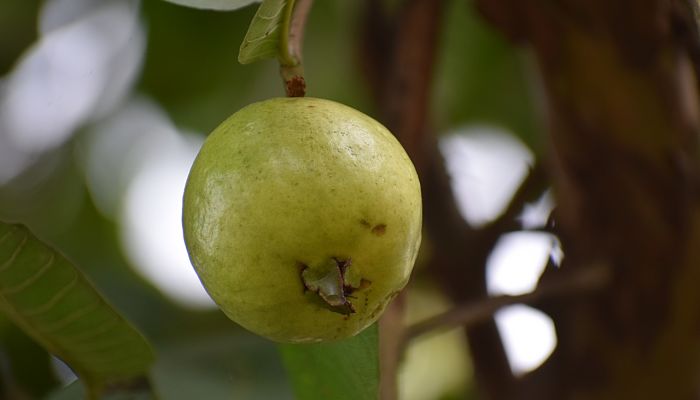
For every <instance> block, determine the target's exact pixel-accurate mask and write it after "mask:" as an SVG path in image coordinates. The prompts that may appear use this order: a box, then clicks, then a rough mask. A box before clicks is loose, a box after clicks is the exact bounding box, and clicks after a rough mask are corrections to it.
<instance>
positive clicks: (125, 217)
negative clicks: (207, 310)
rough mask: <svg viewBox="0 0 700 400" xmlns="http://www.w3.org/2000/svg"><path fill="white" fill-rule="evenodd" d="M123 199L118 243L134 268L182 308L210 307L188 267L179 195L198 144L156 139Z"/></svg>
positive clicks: (211, 305) (178, 137) (182, 139)
mask: <svg viewBox="0 0 700 400" xmlns="http://www.w3.org/2000/svg"><path fill="white" fill-rule="evenodd" d="M161 138H162V139H163V140H162V141H161V142H160V143H153V146H154V148H155V149H157V150H158V152H157V153H156V152H153V153H152V154H150V155H149V156H148V159H147V160H145V161H147V162H144V164H143V166H142V169H141V170H140V171H139V172H138V173H137V174H136V176H135V178H134V180H133V181H132V182H131V184H130V185H129V187H128V190H127V192H126V197H125V198H124V205H123V207H124V208H123V213H122V218H121V220H122V240H123V243H124V245H125V247H126V250H127V254H128V255H129V257H130V258H131V260H132V262H133V263H134V265H135V266H136V267H137V268H138V269H139V271H140V272H141V273H143V274H144V276H146V277H147V278H148V279H150V280H151V281H152V282H154V283H155V284H156V286H158V287H159V288H160V289H161V290H162V291H163V292H164V293H165V294H166V295H168V296H169V297H170V298H172V299H173V300H175V301H177V302H178V303H180V304H182V305H186V306H192V307H213V306H214V303H213V302H212V300H211V299H210V298H209V295H208V294H207V293H206V292H205V290H204V288H203V287H202V284H201V283H200V281H199V278H198V277H197V275H196V274H195V272H194V269H193V268H192V266H191V264H190V261H189V257H188V255H187V250H186V248H185V243H184V239H183V234H182V194H183V192H184V189H185V182H186V180H187V174H188V172H189V169H190V166H191V165H192V162H193V161H194V158H195V156H196V154H197V151H199V148H200V147H201V144H202V140H201V139H198V140H196V141H194V140H185V139H184V138H183V137H181V136H171V137H167V136H165V137H161Z"/></svg>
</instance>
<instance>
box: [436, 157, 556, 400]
mask: <svg viewBox="0 0 700 400" xmlns="http://www.w3.org/2000/svg"><path fill="white" fill-rule="evenodd" d="M422 182H423V185H424V190H423V194H424V204H425V207H424V210H425V221H426V228H427V230H428V233H429V235H430V238H431V239H432V242H431V243H433V244H434V246H435V247H436V249H435V251H434V255H433V259H432V260H431V262H432V265H431V270H432V271H433V273H434V274H435V277H436V278H437V279H438V281H439V282H440V283H441V284H442V287H443V288H444V290H445V292H446V293H447V294H448V295H449V297H450V298H451V299H452V300H453V301H454V302H455V303H458V304H462V303H469V302H473V301H478V300H479V299H483V298H484V297H485V296H486V295H487V293H486V276H485V267H486V261H487V259H488V257H489V255H490V254H491V251H492V250H493V248H494V246H495V245H496V243H497V242H498V239H499V238H500V237H501V235H502V234H503V233H505V232H508V231H512V230H515V229H518V228H520V224H519V223H518V221H517V220H516V217H517V216H518V214H519V213H520V212H521V210H522V209H523V206H524V204H525V203H527V202H531V201H534V200H536V199H537V198H538V197H539V196H541V195H542V193H543V192H544V190H545V189H546V188H547V185H548V179H547V176H546V173H545V171H544V168H543V166H542V165H541V164H539V163H537V164H535V166H533V167H532V168H531V170H530V172H529V174H528V176H527V177H526V178H525V180H524V181H523V183H522V184H521V186H520V188H519V189H518V190H517V191H516V193H515V194H514V195H513V198H512V199H511V201H510V203H509V205H508V206H507V208H506V210H505V211H504V212H503V213H502V214H501V216H499V217H498V218H497V219H496V220H495V221H493V222H492V223H490V224H488V225H486V226H484V227H483V228H480V229H474V228H472V227H470V226H469V225H468V224H467V223H466V222H465V221H464V219H463V218H462V217H461V215H460V213H459V211H458V209H457V204H456V202H455V199H454V197H453V195H452V189H451V186H450V179H449V177H448V176H447V173H446V171H445V168H444V163H443V162H442V159H441V157H440V156H439V154H437V155H436V156H435V157H433V158H432V163H431V164H430V169H429V170H427V171H425V174H424V176H423V177H422ZM466 334H467V338H468V342H469V347H470V353H471V354H470V355H471V361H472V363H473V365H474V373H475V380H476V383H477V385H478V387H479V391H480V392H482V394H483V395H484V397H486V398H490V399H507V398H509V396H510V395H511V393H512V391H513V390H515V389H514V388H515V385H516V381H515V378H514V376H513V374H512V372H511V370H510V365H509V364H508V359H507V357H506V354H505V350H504V348H503V343H502V342H501V339H500V336H499V334H498V330H497V328H496V325H495V323H494V321H493V320H492V319H491V318H490V316H489V318H485V319H482V320H481V321H480V323H478V324H471V325H469V326H467V330H466Z"/></svg>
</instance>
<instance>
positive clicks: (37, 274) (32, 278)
mask: <svg viewBox="0 0 700 400" xmlns="http://www.w3.org/2000/svg"><path fill="white" fill-rule="evenodd" d="M55 261H56V254H55V253H51V255H50V256H49V260H48V261H47V262H46V263H45V264H44V265H42V266H41V268H39V270H38V271H36V272H35V273H34V275H32V276H30V277H29V278H27V279H25V280H24V282H22V283H19V284H17V285H15V286H12V287H8V288H2V289H0V293H1V294H2V295H3V296H5V295H8V294H17V293H19V292H21V291H23V290H25V289H26V288H28V287H30V286H31V285H32V284H33V283H34V282H36V281H37V280H39V278H41V277H42V276H43V275H44V274H45V273H46V271H48V270H49V269H50V268H51V267H52V266H53V264H54V262H55Z"/></svg>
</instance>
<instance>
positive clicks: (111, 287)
mask: <svg viewBox="0 0 700 400" xmlns="http://www.w3.org/2000/svg"><path fill="white" fill-rule="evenodd" d="M359 4H360V2H352V1H317V2H316V3H315V4H314V7H313V9H312V12H311V15H310V17H309V22H308V26H307V33H306V41H305V50H304V56H305V67H306V79H307V83H308V95H309V96H314V97H323V98H328V99H332V100H336V101H339V102H342V103H345V104H348V105H351V106H353V107H355V108H357V109H359V110H362V111H363V112H365V113H367V114H369V115H376V114H375V110H374V105H373V104H372V101H371V99H370V95H369V92H370V91H369V88H368V87H367V86H366V85H367V83H366V81H365V80H364V78H363V76H362V75H361V73H360V68H359V64H360V62H359V60H358V51H357V40H358V39H357V37H358V34H357V32H358V29H359V24H360V23H361V20H360V18H359V13H360V10H359ZM255 8H256V7H255V5H253V6H249V7H247V8H244V9H242V10H238V11H235V12H215V11H203V10H195V9H191V8H185V7H181V6H177V5H173V4H171V3H167V2H165V1H163V0H142V1H138V0H45V1H39V0H9V1H7V0H6V1H3V2H2V4H0V219H2V220H5V221H11V222H22V223H25V224H27V225H28V226H30V227H31V228H32V230H33V231H34V232H35V233H36V234H37V235H38V236H39V237H40V238H42V239H43V240H45V241H47V242H49V243H51V244H53V245H54V246H55V247H56V248H58V249H60V250H61V251H62V252H63V253H64V254H65V255H66V256H68V257H69V258H70V259H71V260H72V261H73V262H74V263H75V264H76V265H77V266H78V267H79V268H80V269H81V270H83V271H84V272H85V273H86V274H87V275H88V276H89V277H90V279H91V280H92V281H93V282H94V283H95V285H96V286H97V287H98V288H99V289H100V290H101V292H102V293H103V294H104V295H105V296H106V297H107V298H108V299H109V300H110V301H111V302H112V304H114V305H115V307H116V308H117V309H119V310H120V311H121V312H122V313H123V314H124V315H126V316H127V317H128V318H129V319H130V320H131V321H132V322H134V324H135V325H136V326H138V327H139V328H140V329H141V330H142V331H143V332H144V333H145V335H146V336H147V337H148V338H149V339H150V340H151V341H152V343H153V344H154V345H155V347H156V351H157V355H158V360H157V364H156V366H155V367H154V371H153V379H154V382H155V385H156V389H157V391H158V392H159V393H160V394H161V395H162V398H164V399H192V398H206V399H212V400H216V399H228V398H237V399H290V398H292V394H291V388H290V386H289V383H288V380H287V378H286V376H285V372H284V369H283V367H282V364H281V362H280V360H279V356H278V354H277V350H276V348H275V345H274V344H273V343H271V342H268V341H266V340H264V339H260V338H258V337H256V336H254V335H252V334H250V333H247V332H245V331H244V330H242V329H241V328H239V327H237V326H236V325H235V324H233V323H232V322H230V321H229V320H227V319H226V318H225V317H224V316H223V314H222V313H220V312H219V311H218V310H217V309H216V308H215V306H214V305H213V303H212V302H211V300H210V299H209V298H208V296H207V295H206V293H205V292H204V290H203V289H202V287H201V285H200V284H199V281H198V280H197V278H196V276H195V274H194V272H193V270H192V268H191V266H190V264H189V261H188V259H187V253H186V251H185V248H184V243H183V239H182V232H181V224H180V212H181V197H182V191H183V188H184V184H185V179H186V177H187V172H188V170H189V167H190V165H191V163H192V161H193V159H194V157H195V155H196V153H197V151H198V149H199V147H200V146H201V144H202V142H203V141H204V139H205V137H206V134H207V133H208V132H210V131H211V130H213V129H214V128H215V127H216V126H217V125H218V124H219V123H220V122H221V121H223V120H224V119H225V118H226V117H227V116H228V115H230V114H231V113H233V112H234V111H236V110H237V109H239V108H241V107H243V106H245V105H247V104H249V103H251V102H254V101H259V100H263V99H267V98H270V97H276V96H283V95H284V92H283V88H282V85H281V81H280V78H279V77H278V72H277V68H278V67H277V64H276V62H274V61H268V62H260V63H256V64H254V65H248V66H242V65H240V64H238V63H237V60H236V58H237V54H238V47H239V45H240V42H241V40H242V38H243V36H244V34H245V32H246V29H247V26H248V23H249V22H250V20H251V18H252V16H253V14H254V12H255ZM448 8H449V9H448V10H447V12H446V16H447V17H446V19H445V24H444V26H443V27H442V32H441V37H442V38H441V47H440V49H439V51H438V57H439V59H438V63H437V70H436V72H435V77H434V82H435V85H434V88H433V93H432V99H433V101H432V116H433V120H432V123H433V125H434V127H435V129H436V130H437V131H438V132H439V133H440V135H441V142H440V150H441V152H442V154H443V156H444V158H445V160H446V163H447V169H448V172H449V174H450V177H451V179H452V187H453V191H454V194H455V197H456V198H457V200H458V201H459V206H460V212H461V214H462V216H463V218H465V220H467V221H468V222H469V223H470V224H472V225H474V226H479V225H483V224H485V223H487V222H489V221H491V220H493V219H494V218H496V217H497V216H498V215H499V214H500V213H501V212H502V211H503V207H504V206H505V205H506V204H507V203H508V201H509V199H510V197H511V196H512V194H513V192H514V190H515V188H517V186H518V185H519V183H520V182H521V180H522V179H523V177H524V176H525V174H526V172H527V168H528V166H529V165H531V164H532V162H533V160H534V159H535V158H536V157H537V156H538V154H539V153H540V152H541V146H542V142H543V140H542V138H541V136H540V131H541V129H540V127H539V126H538V122H537V121H538V113H539V110H537V109H535V108H534V104H535V103H536V102H535V101H534V99H535V98H536V96H537V95H538V94H537V93H533V91H532V89H531V86H530V85H529V83H528V79H527V77H528V71H529V69H530V68H531V67H532V66H531V65H530V61H529V60H528V59H527V56H526V55H524V54H521V53H519V52H517V51H516V50H515V49H513V48H511V47H510V46H508V45H507V44H506V43H505V41H504V40H503V39H502V38H501V37H499V36H498V35H497V34H496V33H494V32H493V31H492V30H490V29H489V28H488V27H486V26H485V24H484V23H483V22H482V21H481V20H480V19H479V17H478V16H477V15H476V14H475V12H474V10H472V8H471V7H470V4H469V2H465V1H451V2H449V6H448ZM551 207H552V201H551V198H550V196H549V195H548V194H547V193H543V194H542V198H541V199H540V201H538V202H537V203H535V204H532V205H530V206H528V207H527V208H526V209H525V211H524V212H523V215H522V216H521V219H522V223H523V226H524V227H526V228H527V227H530V226H539V225H542V224H543V222H544V220H545V219H546V217H547V215H548V213H549V211H550V209H551ZM426 247H429V244H427V245H426ZM426 251H429V248H428V249H426ZM562 256H563V255H562V254H561V250H560V249H559V248H558V245H557V242H556V241H555V240H554V239H553V238H552V237H551V236H550V235H548V234H546V233H534V232H513V233H510V234H508V235H506V236H503V237H502V238H501V240H500V242H499V244H498V246H497V247H496V249H495V250H494V252H493V254H492V255H491V257H490V259H489V263H488V267H487V268H488V287H489V292H490V293H492V294H520V293H525V292H528V291H530V290H532V289H533V288H534V286H535V283H536V281H537V278H538V276H539V274H540V273H541V271H542V269H543V268H544V267H545V265H546V263H547V261H548V260H549V259H552V260H554V262H555V264H556V262H557V261H558V260H559V259H560V258H561V257H562ZM450 306H451V305H450V304H449V302H448V300H447V299H446V298H445V297H444V296H442V295H441V294H440V292H439V290H438V289H437V288H436V285H435V284H434V283H433V282H432V279H431V271H427V270H426V269H425V268H424V267H423V266H422V264H421V263H420V261H419V263H418V265H417V266H416V272H415V274H414V278H413V279H412V282H411V284H410V287H409V294H408V316H407V317H408V319H409V321H408V322H411V321H418V320H420V319H421V318H425V317H427V316H430V315H433V314H435V313H437V312H440V311H443V310H446V309H447V308H449V307H450ZM1 318H2V317H0V321H2V323H1V324H0V335H1V337H0V340H2V343H0V382H2V386H3V387H4V390H7V388H8V387H11V386H14V387H18V388H21V389H22V390H23V391H25V392H26V393H27V394H29V395H30V398H34V397H35V398H42V397H45V396H47V395H49V393H50V392H51V391H52V390H53V389H54V388H55V387H56V385H59V386H60V385H66V384H68V383H70V382H71V381H72V380H74V379H75V377H74V376H73V375H72V373H71V372H70V370H69V369H67V368H66V367H65V366H64V365H62V364H61V363H60V361H58V360H55V359H53V358H51V357H50V356H49V355H47V354H46V353H44V352H43V350H41V349H40V348H38V347H37V346H36V345H34V344H33V343H32V342H31V340H29V339H28V338H26V337H24V336H23V334H22V333H21V332H19V331H18V330H17V329H15V328H14V327H13V326H11V325H10V324H9V323H8V322H6V321H4V320H1ZM497 323H498V326H499V330H500V333H501V335H502V337H503V339H504V343H505V346H506V350H507V352H508V356H509V361H510V363H511V367H512V369H513V370H514V371H515V372H516V373H523V372H526V371H528V370H530V369H532V368H535V367H536V366H537V365H539V364H540V363H541V362H542V361H543V359H544V358H546V357H547V355H548V354H549V353H550V352H551V351H552V349H553V347H554V346H555V345H556V338H555V334H554V331H553V327H552V324H551V321H550V320H549V319H548V318H547V317H546V316H544V314H542V313H540V312H537V311H535V310H533V309H530V308H528V307H525V306H512V307H508V308H504V309H502V310H501V311H500V312H499V313H498V314H497ZM466 352H467V348H466V343H465V342H464V336H463V335H462V334H459V333H457V332H448V333H444V334H440V335H433V336H428V337H426V338H421V339H420V340H417V341H416V342H415V343H413V344H412V346H411V347H410V349H409V350H408V353H407V355H406V357H405V360H404V362H403V366H402V369H401V376H400V380H399V383H400V393H401V398H402V399H406V400H430V399H451V398H464V397H465V396H466V397H468V396H470V393H471V386H470V382H469V379H468V376H469V368H470V366H469V365H468V361H467V360H468V358H465V357H464V354H465V353H466ZM6 393H7V392H6Z"/></svg>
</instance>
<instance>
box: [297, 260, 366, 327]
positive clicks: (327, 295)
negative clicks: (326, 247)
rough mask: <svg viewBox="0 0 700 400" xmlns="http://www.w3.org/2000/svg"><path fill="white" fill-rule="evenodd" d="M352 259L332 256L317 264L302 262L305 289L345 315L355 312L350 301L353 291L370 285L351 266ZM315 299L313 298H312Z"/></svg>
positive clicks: (329, 307)
mask: <svg viewBox="0 0 700 400" xmlns="http://www.w3.org/2000/svg"><path fill="white" fill-rule="evenodd" d="M351 265H352V260H351V259H350V258H348V259H340V258H335V257H333V258H330V259H328V260H326V261H325V262H323V263H320V264H317V265H306V264H302V269H301V281H302V283H303V284H304V290H305V291H308V292H310V293H311V294H313V296H314V297H315V300H320V301H321V305H322V306H323V307H325V308H327V309H329V310H331V311H333V312H337V313H339V314H343V315H350V314H354V313H355V307H354V306H353V305H352V303H351V302H350V299H351V298H352V296H351V295H352V293H353V292H355V291H356V290H359V289H364V288H366V287H367V286H369V285H370V281H368V280H366V279H363V278H362V277H360V276H359V275H357V274H356V273H355V270H354V269H352V268H350V266H351ZM312 299H313V298H312Z"/></svg>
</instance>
